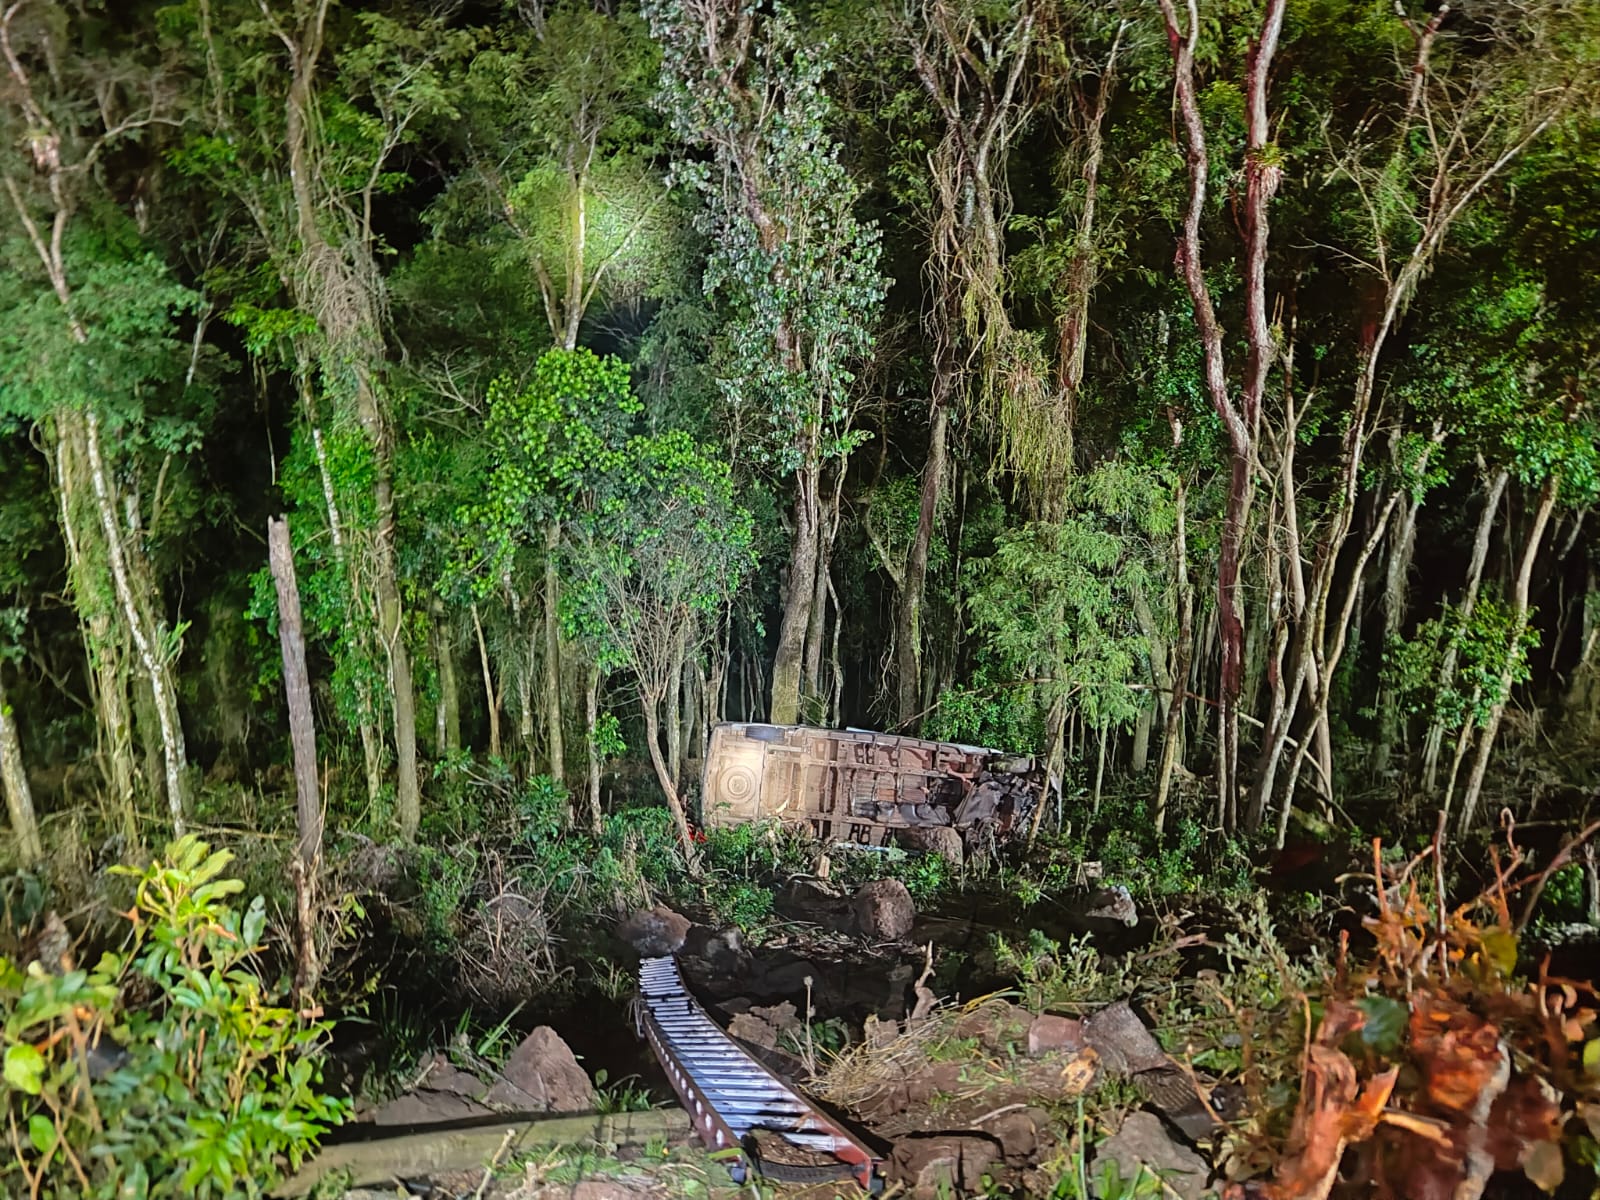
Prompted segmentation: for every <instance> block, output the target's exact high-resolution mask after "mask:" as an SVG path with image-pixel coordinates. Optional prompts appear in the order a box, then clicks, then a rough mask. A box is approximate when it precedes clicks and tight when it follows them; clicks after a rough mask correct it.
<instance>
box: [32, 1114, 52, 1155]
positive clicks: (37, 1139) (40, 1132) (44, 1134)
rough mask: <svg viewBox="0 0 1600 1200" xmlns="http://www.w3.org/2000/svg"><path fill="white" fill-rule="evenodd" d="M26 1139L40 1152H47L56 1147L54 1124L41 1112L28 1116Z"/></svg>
mask: <svg viewBox="0 0 1600 1200" xmlns="http://www.w3.org/2000/svg"><path fill="white" fill-rule="evenodd" d="M28 1140H29V1141H30V1142H32V1143H33V1148H34V1149H35V1150H37V1151H38V1152H39V1153H40V1154H49V1153H50V1152H51V1151H52V1150H54V1149H55V1148H56V1126H55V1122H53V1121H52V1120H51V1119H50V1118H49V1117H47V1116H45V1115H44V1114H43V1113H34V1114H33V1116H31V1117H29V1118H28Z"/></svg>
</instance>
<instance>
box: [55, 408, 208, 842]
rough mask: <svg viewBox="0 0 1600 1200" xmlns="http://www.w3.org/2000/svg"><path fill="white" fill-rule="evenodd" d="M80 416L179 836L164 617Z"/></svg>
mask: <svg viewBox="0 0 1600 1200" xmlns="http://www.w3.org/2000/svg"><path fill="white" fill-rule="evenodd" d="M81 420H82V421H83V424H84V433H85V445H86V447H87V451H88V467H89V481H90V484H91V486H92V487H93V489H94V500H95V507H96V510H97V511H98V512H99V515H100V526H101V530H102V532H103V534H104V536H105V545H106V550H107V557H108V559H109V561H110V565H111V578H112V582H113V584H114V585H115V588H116V596H117V601H118V603H119V604H120V605H121V606H122V615H123V620H124V622H125V626H126V628H127V631H128V633H129V635H130V636H131V637H132V639H133V645H134V650H135V652H136V653H137V654H138V656H139V663H140V665H141V666H142V667H143V668H144V674H145V678H146V679H147V680H149V683H150V690H151V692H152V693H153V694H154V696H153V699H154V704H155V710H156V717H157V719H158V720H159V722H160V725H161V751H162V765H163V767H164V769H165V773H166V793H167V814H168V816H169V818H170V819H171V821H172V830H173V834H174V836H177V837H182V836H183V830H184V814H185V811H186V809H187V803H186V797H185V795H184V780H183V773H184V769H185V767H186V763H185V752H184V745H183V725H182V723H181V722H180V721H179V719H178V701H177V689H176V686H175V684H174V681H173V678H172V664H171V662H170V661H168V657H167V647H166V645H165V642H166V634H167V629H166V622H165V621H163V620H161V619H160V618H159V617H157V616H155V614H154V608H155V603H154V598H153V597H152V596H150V595H148V588H139V589H138V591H137V592H136V590H135V584H136V582H137V583H146V582H147V581H146V580H144V579H136V577H135V574H134V569H135V566H136V564H135V563H133V562H132V561H131V558H132V555H133V554H136V553H138V551H137V549H134V550H133V551H132V552H131V553H130V551H129V548H128V547H126V546H124V544H123V539H122V530H121V528H120V527H119V526H120V522H119V520H118V517H117V506H116V502H115V496H114V489H115V487H116V481H115V480H114V479H113V478H112V477H111V475H110V473H109V472H108V471H107V470H106V464H105V460H104V459H103V458H102V456H101V454H100V421H99V418H98V417H97V416H96V415H95V414H94V413H93V412H92V411H91V412H88V413H85V414H83V415H82V417H81ZM142 574H143V573H142V572H141V575H142ZM140 593H146V594H140Z"/></svg>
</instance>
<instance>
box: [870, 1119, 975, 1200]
mask: <svg viewBox="0 0 1600 1200" xmlns="http://www.w3.org/2000/svg"><path fill="white" fill-rule="evenodd" d="M1000 1158H1001V1149H1000V1143H999V1142H998V1141H996V1140H995V1139H993V1138H989V1137H984V1136H983V1135H981V1134H976V1133H936V1134H930V1135H924V1136H920V1137H918V1136H912V1137H904V1138H901V1139H900V1140H899V1141H898V1142H896V1143H895V1144H894V1150H893V1152H892V1153H891V1154H890V1155H889V1165H888V1170H887V1175H888V1182H889V1183H890V1184H891V1185H893V1184H895V1183H900V1184H903V1185H904V1186H905V1187H906V1189H907V1190H908V1191H909V1192H910V1194H911V1196H912V1200H935V1198H936V1197H941V1196H948V1195H950V1194H951V1192H952V1191H953V1192H956V1193H957V1194H964V1193H969V1192H976V1191H978V1190H979V1189H981V1188H982V1187H983V1176H984V1173H985V1172H987V1171H988V1170H989V1168H990V1167H992V1166H993V1165H994V1164H995V1163H996V1162H998V1161H1000Z"/></svg>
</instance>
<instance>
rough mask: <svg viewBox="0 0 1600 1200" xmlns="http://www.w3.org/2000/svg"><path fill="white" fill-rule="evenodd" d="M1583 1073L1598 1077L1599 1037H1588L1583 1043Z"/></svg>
mask: <svg viewBox="0 0 1600 1200" xmlns="http://www.w3.org/2000/svg"><path fill="white" fill-rule="evenodd" d="M1583 1073H1584V1074H1585V1075H1590V1076H1593V1077H1595V1078H1600V1037H1597V1038H1590V1039H1589V1040H1588V1041H1587V1042H1585V1043H1584V1046H1583Z"/></svg>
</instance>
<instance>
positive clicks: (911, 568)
mask: <svg viewBox="0 0 1600 1200" xmlns="http://www.w3.org/2000/svg"><path fill="white" fill-rule="evenodd" d="M935 386H936V387H937V386H938V385H937V384H936V385H935ZM928 420H929V428H928V459H927V461H926V462H925V463H923V465H922V492H921V500H920V503H919V504H918V507H917V531H916V533H915V534H914V535H913V536H912V539H911V549H910V550H909V551H907V553H906V565H905V574H904V578H903V579H902V582H901V585H900V592H899V595H897V596H896V597H895V608H894V651H895V664H896V675H895V701H896V703H895V724H894V727H895V729H897V730H899V731H901V732H903V733H915V732H916V730H915V729H914V728H913V724H914V723H915V722H916V721H917V719H918V717H919V716H920V715H921V713H922V597H923V593H924V591H925V590H926V587H927V579H928V550H929V548H930V547H931V546H932V545H933V530H934V525H935V523H936V522H937V520H938V514H939V498H940V496H941V494H942V493H943V490H944V474H945V469H944V460H945V442H946V440H947V433H946V430H947V427H948V425H949V420H950V418H949V412H948V409H947V407H946V405H945V404H943V403H942V402H940V401H938V400H935V401H933V402H932V404H931V405H930V406H929V413H928Z"/></svg>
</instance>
